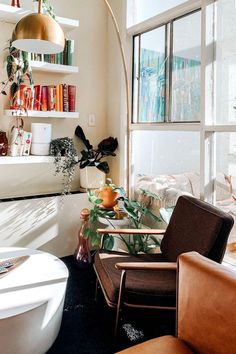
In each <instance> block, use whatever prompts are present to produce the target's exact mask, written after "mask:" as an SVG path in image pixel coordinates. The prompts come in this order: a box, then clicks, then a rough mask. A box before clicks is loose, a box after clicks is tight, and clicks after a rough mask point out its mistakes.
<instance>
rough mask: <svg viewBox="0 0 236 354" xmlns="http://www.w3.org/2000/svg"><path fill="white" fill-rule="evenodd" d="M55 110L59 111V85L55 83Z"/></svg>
mask: <svg viewBox="0 0 236 354" xmlns="http://www.w3.org/2000/svg"><path fill="white" fill-rule="evenodd" d="M56 111H57V112H59V111H60V85H56Z"/></svg>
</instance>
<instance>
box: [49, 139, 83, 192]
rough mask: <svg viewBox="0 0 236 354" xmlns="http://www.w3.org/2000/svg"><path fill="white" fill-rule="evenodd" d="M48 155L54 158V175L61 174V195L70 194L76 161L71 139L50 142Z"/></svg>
mask: <svg viewBox="0 0 236 354" xmlns="http://www.w3.org/2000/svg"><path fill="white" fill-rule="evenodd" d="M50 155H52V156H54V164H55V174H58V173H62V176H63V186H64V189H63V194H67V193H70V191H71V183H72V180H73V178H74V175H75V167H76V164H77V161H78V157H77V152H76V149H75V146H74V143H73V139H71V138H68V137H65V138H58V139H54V140H52V141H51V144H50Z"/></svg>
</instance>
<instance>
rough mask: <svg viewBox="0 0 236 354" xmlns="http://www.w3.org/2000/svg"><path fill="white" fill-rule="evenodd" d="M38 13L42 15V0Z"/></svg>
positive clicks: (40, 0)
mask: <svg viewBox="0 0 236 354" xmlns="http://www.w3.org/2000/svg"><path fill="white" fill-rule="evenodd" d="M38 13H39V14H41V13H42V0H39V7H38Z"/></svg>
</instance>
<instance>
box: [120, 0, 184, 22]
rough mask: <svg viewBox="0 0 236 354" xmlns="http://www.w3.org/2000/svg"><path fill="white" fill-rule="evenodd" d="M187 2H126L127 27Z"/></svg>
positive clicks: (146, 0) (178, 0) (163, 0)
mask: <svg viewBox="0 0 236 354" xmlns="http://www.w3.org/2000/svg"><path fill="white" fill-rule="evenodd" d="M186 1H187V0H127V5H128V6H127V9H128V11H127V27H130V26H133V25H135V24H137V23H138V22H141V21H144V20H146V19H148V18H150V17H152V16H155V15H158V14H160V13H162V12H164V11H166V10H169V9H171V8H173V7H174V6H177V5H180V4H182V3H184V2H186Z"/></svg>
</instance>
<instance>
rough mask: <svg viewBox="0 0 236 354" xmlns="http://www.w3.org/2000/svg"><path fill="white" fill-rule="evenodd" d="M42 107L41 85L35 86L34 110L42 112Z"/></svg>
mask: <svg viewBox="0 0 236 354" xmlns="http://www.w3.org/2000/svg"><path fill="white" fill-rule="evenodd" d="M40 105H41V85H35V86H34V106H33V107H34V110H35V111H40Z"/></svg>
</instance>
